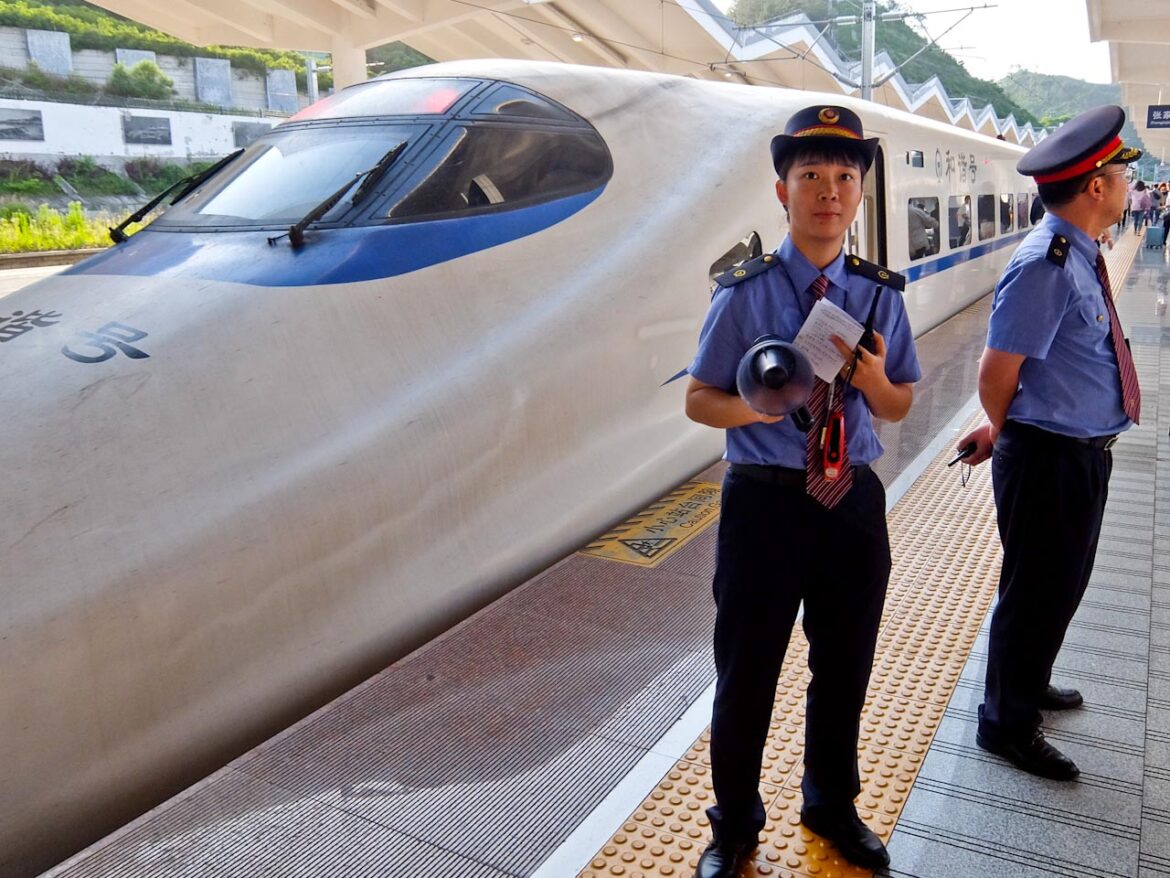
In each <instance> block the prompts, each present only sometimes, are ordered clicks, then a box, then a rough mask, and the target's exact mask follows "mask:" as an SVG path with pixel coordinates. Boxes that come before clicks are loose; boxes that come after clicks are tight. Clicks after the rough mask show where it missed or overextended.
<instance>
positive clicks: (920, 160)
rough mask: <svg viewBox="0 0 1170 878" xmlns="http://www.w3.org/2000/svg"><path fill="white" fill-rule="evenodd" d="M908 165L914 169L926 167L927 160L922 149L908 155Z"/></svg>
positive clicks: (912, 150)
mask: <svg viewBox="0 0 1170 878" xmlns="http://www.w3.org/2000/svg"><path fill="white" fill-rule="evenodd" d="M906 164H908V165H909V166H910V167H912V168H924V167H926V158H925V156H923V154H922V150H920V149H911V150H908V151H907V153H906Z"/></svg>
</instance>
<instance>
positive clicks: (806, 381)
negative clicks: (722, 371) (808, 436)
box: [735, 335, 815, 431]
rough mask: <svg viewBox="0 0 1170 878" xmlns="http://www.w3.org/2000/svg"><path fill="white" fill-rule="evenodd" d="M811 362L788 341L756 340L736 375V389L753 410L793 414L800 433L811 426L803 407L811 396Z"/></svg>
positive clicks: (763, 337)
mask: <svg viewBox="0 0 1170 878" xmlns="http://www.w3.org/2000/svg"><path fill="white" fill-rule="evenodd" d="M814 381H815V376H814V375H813V368H812V363H810V362H809V359H808V357H807V356H805V355H804V353H803V352H802V351H801V350H800V349H799V348H797V347H796V346H795V345H793V344H792V343H791V342H787V341H782V340H781V339H780V338H778V337H777V336H774V335H765V336H761V337H760V338H758V339H756V343H755V344H754V345H752V346H751V347H750V348H749V349H748V352H747V353H746V354H744V355H743V359H741V360H740V361H739V368H738V369H737V370H736V374H735V386H736V389H737V390H738V391H739V395H740V396H741V397H743V400H744V402H746V403H747V404H748V405H749V406H750V407H751V408H752V409H753V410H754V411H757V412H760V413H762V414H765V415H773V416H775V415H788V414H791V415H792V419H793V422H794V423H795V424H796V426H797V428H799V429H800V430H804V431H807V430H808V429H809V427H810V426H811V423H812V418H811V416H810V415H809V413H808V409H806V408H805V407H804V405H805V403H807V402H808V398H809V396H811V395H812V391H813V383H814Z"/></svg>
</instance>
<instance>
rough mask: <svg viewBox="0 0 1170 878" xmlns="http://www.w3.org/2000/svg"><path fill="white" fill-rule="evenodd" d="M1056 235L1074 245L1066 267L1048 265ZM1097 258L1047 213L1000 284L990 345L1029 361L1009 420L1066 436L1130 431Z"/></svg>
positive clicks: (1079, 236)
mask: <svg viewBox="0 0 1170 878" xmlns="http://www.w3.org/2000/svg"><path fill="white" fill-rule="evenodd" d="M1057 233H1059V234H1061V235H1064V237H1066V238H1067V239H1068V240H1069V243H1070V245H1071V246H1070V247H1069V248H1068V254H1067V258H1066V259H1065V263H1064V265H1063V266H1060V265H1057V264H1056V263H1055V262H1053V261H1051V260H1050V259H1048V258H1047V254H1048V248H1049V247H1050V246H1051V245H1052V236H1053V235H1054V234H1057ZM1097 252H1098V251H1097V245H1096V243H1094V241H1093V239H1092V238H1090V237H1089V236H1088V235H1086V234H1085V233H1084V232H1082V231H1081V230H1080V229H1078V228H1077V227H1076V226H1073V225H1072V224H1070V223H1068V222H1066V221H1064V220H1062V219H1061V218H1060V217H1058V216H1056V215H1054V214H1052V213H1046V214H1045V215H1044V219H1043V220H1042V221H1041V222H1040V224H1039V225H1037V226H1036V228H1034V229H1033V230H1032V231H1031V232H1029V233H1028V237H1026V238H1025V239H1024V241H1023V243H1022V244H1020V246H1019V249H1017V250H1016V252H1015V254H1014V255H1013V256H1012V258H1011V261H1010V262H1008V265H1007V268H1006V269H1005V270H1004V273H1003V277H1002V278H1000V281H999V283H998V284H997V285H996V288H995V299H994V303H993V304H992V306H991V320H990V323H989V326H988V330H987V346H988V347H989V348H993V349H994V350H997V351H1003V352H1005V353H1009V354H1023V355H1024V356H1025V357H1027V359H1025V360H1024V362H1023V364H1022V365H1021V366H1020V387H1019V390H1018V391H1017V392H1016V395H1015V398H1014V399H1012V402H1011V405H1010V406H1009V407H1008V413H1007V416H1008V418H1009V419H1010V420H1013V421H1020V422H1022V423H1025V424H1032V425H1034V426H1037V427H1041V428H1043V429H1045V430H1050V431H1052V432H1055V433H1063V434H1065V435H1066V436H1106V435H1110V434H1113V433H1120V432H1121V431H1122V430H1126V429H1128V428H1129V427H1130V426H1131V425H1132V423H1133V422H1132V421H1130V419H1129V418H1127V417H1126V415H1125V411H1124V410H1123V409H1122V407H1121V378H1120V377H1119V374H1118V370H1117V354H1116V353H1114V351H1113V342H1112V340H1111V338H1110V332H1109V311H1108V310H1107V309H1106V306H1105V298H1104V295H1103V293H1102V291H1101V284H1100V282H1099V281H1098V280H1097V269H1096V260H1097Z"/></svg>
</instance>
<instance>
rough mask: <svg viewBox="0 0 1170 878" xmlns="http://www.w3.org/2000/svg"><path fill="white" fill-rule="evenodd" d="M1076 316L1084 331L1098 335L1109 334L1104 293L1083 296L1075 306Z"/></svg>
mask: <svg viewBox="0 0 1170 878" xmlns="http://www.w3.org/2000/svg"><path fill="white" fill-rule="evenodd" d="M1076 309H1077V315H1078V317H1079V319H1080V321H1081V322H1082V323H1083V324H1084V326H1085V328H1086V330H1088V331H1089V332H1091V333H1092V332H1095V333H1097V334H1100V335H1107V334H1108V333H1109V311H1108V310H1107V309H1106V307H1105V296H1104V293H1102V294H1101V295H1098V296H1085V297H1083V298H1082V299H1081V300H1080V301H1079V302H1077V305H1076Z"/></svg>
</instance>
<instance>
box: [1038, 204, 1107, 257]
mask: <svg viewBox="0 0 1170 878" xmlns="http://www.w3.org/2000/svg"><path fill="white" fill-rule="evenodd" d="M1040 225H1041V226H1042V227H1043V228H1044V229H1045V230H1046V231H1049V232H1052V233H1053V234H1060V235H1064V236H1065V237H1066V238H1068V239H1069V240H1070V241H1071V242H1072V245H1073V249H1074V250H1077V251H1078V252H1080V254H1081V255H1082V256H1084V257H1085V259H1087V260H1088V261H1089V264H1090V265H1093V264H1095V263H1096V261H1097V254H1098V253H1100V252H1101V251H1100V250H1098V249H1097V242H1096V241H1094V240H1093V239H1092V238H1090V237H1089V236H1088V235H1086V234H1085V233H1084V232H1083V231H1081V230H1080V229H1078V228H1077V227H1076V226H1074V225H1073V224H1072V223H1070V222H1068V221H1067V220H1063V219H1061V218H1060V217H1058V216H1057V215H1056V214H1054V213H1052V212H1051V211H1048V212H1047V213H1045V214H1044V217H1043V219H1041V220H1040Z"/></svg>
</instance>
